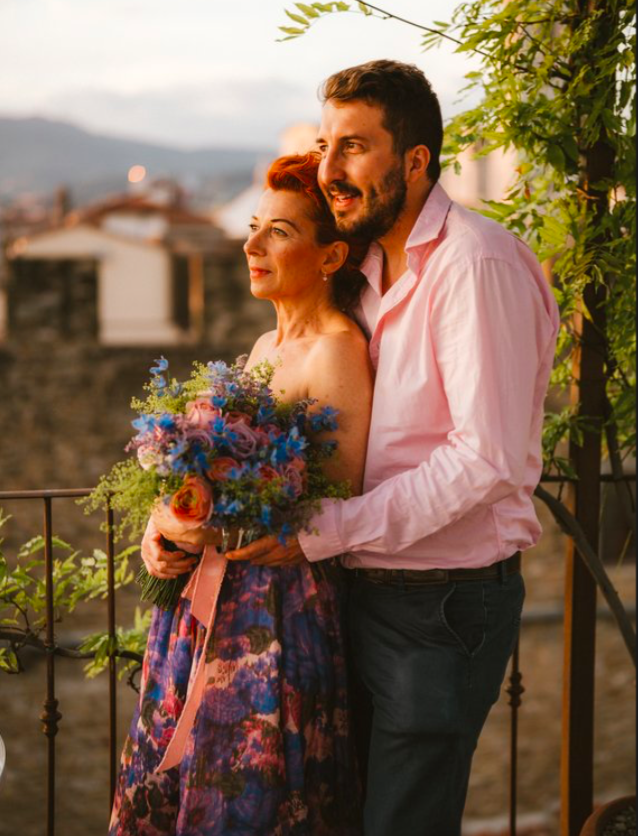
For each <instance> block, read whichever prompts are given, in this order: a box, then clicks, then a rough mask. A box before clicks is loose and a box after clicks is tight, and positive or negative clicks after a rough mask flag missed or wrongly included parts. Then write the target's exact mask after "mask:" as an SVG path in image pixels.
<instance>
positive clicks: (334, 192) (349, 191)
mask: <svg viewBox="0 0 638 836" xmlns="http://www.w3.org/2000/svg"><path fill="white" fill-rule="evenodd" d="M328 194H329V195H330V196H331V197H337V196H338V195H344V196H345V197H360V195H361V192H360V191H359V189H357V187H356V186H352V185H350V183H347V182H346V181H345V180H333V181H332V183H331V184H330V185H329V186H328Z"/></svg>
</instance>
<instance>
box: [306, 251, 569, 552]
mask: <svg viewBox="0 0 638 836" xmlns="http://www.w3.org/2000/svg"><path fill="white" fill-rule="evenodd" d="M524 269H525V268H524V267H521V268H520V270H517V269H515V268H514V267H513V266H511V265H510V264H509V263H508V262H503V261H499V260H494V259H481V260H477V261H476V262H473V263H468V264H467V266H466V267H464V269H457V270H455V271H454V273H452V272H451V271H450V272H447V273H446V275H445V276H444V277H442V280H441V282H440V284H439V286H438V288H435V289H434V290H433V305H432V308H431V311H430V315H429V321H428V325H427V327H428V328H429V329H430V333H431V341H432V345H433V348H434V352H435V356H436V361H437V366H438V371H439V373H440V376H441V381H442V384H443V387H444V390H445V394H446V397H447V401H448V407H449V411H450V416H451V423H452V425H453V430H452V431H451V432H450V433H449V434H448V439H447V443H445V444H443V445H441V446H440V447H438V448H437V449H436V450H435V451H434V452H433V453H432V455H431V457H430V459H429V460H428V461H424V462H421V463H420V464H419V465H418V466H417V467H415V468H413V469H411V470H408V471H405V472H404V473H401V474H399V475H397V476H395V477H393V478H391V479H388V480H386V481H384V482H383V483H382V484H380V485H378V486H377V487H376V488H375V489H374V490H372V491H370V492H368V493H366V494H365V495H364V496H361V497H355V498H353V499H349V500H347V501H330V500H326V501H324V503H323V506H324V507H323V514H321V515H318V516H317V517H316V518H315V519H314V520H313V524H314V525H315V526H316V528H317V529H318V531H319V536H315V535H312V534H306V533H302V534H301V535H300V537H299V540H300V544H301V547H302V549H303V551H304V553H305V554H306V557H307V558H308V559H309V560H321V559H324V558H328V557H332V556H334V555H336V554H341V553H343V552H347V551H356V550H357V549H361V548H365V550H366V551H371V552H377V553H379V554H395V553H397V552H400V551H401V550H402V549H405V548H408V547H409V546H411V545H412V544H413V543H415V542H417V541H419V540H421V539H423V538H424V537H427V536H429V535H431V534H433V533H435V532H436V531H438V530H439V529H441V528H443V527H444V526H446V525H449V524H450V523H452V522H454V521H456V520H458V519H459V518H460V517H462V516H464V515H465V514H467V513H468V512H469V511H471V510H472V508H474V507H476V506H478V505H487V504H492V503H495V502H497V501H499V500H500V499H503V498H504V497H505V496H507V495H508V494H509V493H511V492H512V491H514V490H515V489H516V488H517V487H519V486H520V485H521V483H522V478H523V474H524V469H525V463H526V459H527V455H528V451H529V444H530V429H531V422H532V414H533V402H534V397H535V396H536V397H538V392H537V387H538V386H539V381H538V370H539V365H540V363H541V362H542V360H543V359H544V358H546V357H547V355H548V352H549V353H552V354H553V350H554V339H553V335H555V325H554V323H553V322H552V317H551V315H550V314H549V312H548V311H547V310H546V307H545V303H544V300H543V299H542V296H541V292H540V290H539V288H538V287H536V285H535V284H534V281H533V279H532V278H531V277H530V276H528V275H525V274H523V275H522V274H521V271H523V270H524ZM381 383H382V384H383V385H385V386H386V387H387V391H384V392H383V396H384V397H388V398H391V397H392V395H393V393H392V389H391V386H392V383H391V382H390V381H387V382H386V381H383V382H381V381H378V382H377V386H379V385H380V384H381ZM542 383H543V382H541V385H542ZM377 397H378V393H377ZM423 415H424V421H427V403H425V402H424V403H423ZM397 420H400V416H397Z"/></svg>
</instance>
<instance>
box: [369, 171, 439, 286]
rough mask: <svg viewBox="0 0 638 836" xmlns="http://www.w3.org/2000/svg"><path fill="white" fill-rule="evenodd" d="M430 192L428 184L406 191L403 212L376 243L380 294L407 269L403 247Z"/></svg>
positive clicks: (406, 259) (406, 257) (430, 188)
mask: <svg viewBox="0 0 638 836" xmlns="http://www.w3.org/2000/svg"><path fill="white" fill-rule="evenodd" d="M431 190H432V186H431V185H430V184H429V183H428V184H427V185H425V186H424V188H419V189H415V190H414V191H412V192H411V191H410V190H408V195H407V198H406V206H405V210H404V211H403V212H402V213H401V215H400V216H399V217H398V218H397V220H396V222H395V224H394V226H393V227H392V229H391V230H390V231H389V232H388V233H387V235H384V236H383V238H380V239H379V241H378V243H379V244H380V246H381V248H382V249H383V281H382V285H381V287H382V292H383V293H384V294H385V293H387V291H388V290H390V288H391V287H392V285H394V284H396V282H398V281H399V279H400V278H401V276H402V275H403V274H404V273H405V271H406V270H407V267H408V256H407V253H406V251H405V245H406V243H407V241H408V238H409V237H410V233H411V232H412V229H413V228H414V224H415V223H416V221H417V218H418V217H419V215H420V214H421V210H422V209H423V207H424V206H425V202H426V201H427V199H428V196H429V194H430V192H431Z"/></svg>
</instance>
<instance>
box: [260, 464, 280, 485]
mask: <svg viewBox="0 0 638 836" xmlns="http://www.w3.org/2000/svg"><path fill="white" fill-rule="evenodd" d="M259 477H260V479H261V480H262V481H263V482H272V480H273V479H279V478H280V477H281V473H278V472H277V471H276V470H275V468H274V467H271V466H270V465H269V464H262V466H261V467H260V468H259Z"/></svg>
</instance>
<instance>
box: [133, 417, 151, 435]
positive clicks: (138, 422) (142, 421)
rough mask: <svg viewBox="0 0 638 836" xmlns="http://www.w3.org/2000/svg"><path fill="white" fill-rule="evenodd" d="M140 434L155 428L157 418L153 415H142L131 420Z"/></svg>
mask: <svg viewBox="0 0 638 836" xmlns="http://www.w3.org/2000/svg"><path fill="white" fill-rule="evenodd" d="M131 423H132V424H133V426H134V427H135V429H136V430H138V432H139V434H140V435H142V433H149V432H152V431H153V430H154V429H155V418H154V417H153V416H152V415H140V417H139V418H136V419H135V420H134V421H132V422H131Z"/></svg>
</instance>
